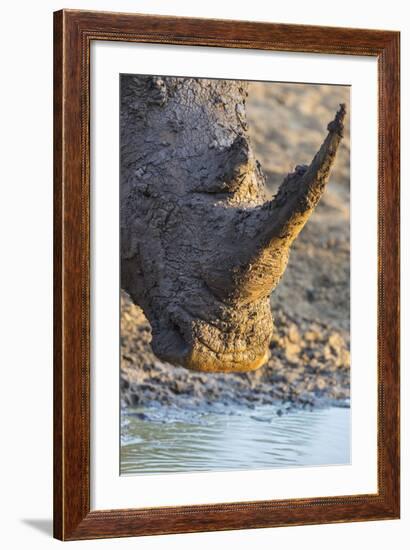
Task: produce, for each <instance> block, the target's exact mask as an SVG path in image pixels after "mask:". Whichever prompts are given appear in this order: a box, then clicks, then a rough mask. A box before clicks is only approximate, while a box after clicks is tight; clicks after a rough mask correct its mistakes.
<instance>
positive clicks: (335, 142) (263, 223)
mask: <svg viewBox="0 0 410 550" xmlns="http://www.w3.org/2000/svg"><path fill="white" fill-rule="evenodd" d="M345 114H346V109H345V105H344V104H341V105H340V109H339V110H338V112H337V113H336V116H335V118H334V120H333V121H332V122H330V124H329V125H328V128H327V129H328V132H329V133H328V135H327V137H326V139H325V140H324V142H323V143H322V146H321V147H320V149H319V151H318V152H317V153H316V155H315V157H314V158H313V160H312V162H311V164H310V166H297V167H296V170H295V171H294V172H293V173H291V174H289V175H288V176H287V177H286V178H285V179H284V181H283V182H282V184H281V186H280V188H279V190H278V193H277V194H276V196H275V197H274V198H273V199H272V200H271V201H268V202H267V203H265V204H264V205H262V206H261V207H260V208H256V209H255V211H254V212H253V215H252V216H249V217H248V218H247V220H246V221H245V224H246V226H247V228H245V231H246V232H247V233H248V234H250V235H254V236H253V238H252V241H253V242H252V245H251V244H249V245H248V246H245V247H242V250H246V251H247V253H246V255H243V254H242V258H241V262H240V264H241V265H240V267H239V268H236V269H235V271H234V274H233V280H232V283H231V288H233V289H234V294H235V297H236V299H239V300H240V301H241V302H250V301H253V300H255V299H258V298H260V297H261V296H263V295H266V296H268V295H269V294H270V293H271V292H272V290H273V289H274V288H275V287H276V285H277V284H278V282H279V280H280V278H281V276H282V274H283V272H284V271H285V269H286V265H287V261H288V255H289V248H290V246H291V244H292V242H293V241H294V240H295V239H296V237H297V236H298V234H299V233H300V231H301V230H302V228H303V227H304V225H305V224H306V222H307V220H308V219H309V217H310V216H311V215H312V213H313V211H314V209H315V207H316V205H317V204H318V202H319V200H320V198H321V196H322V194H323V192H324V190H325V187H326V184H327V182H328V180H329V174H330V169H331V167H332V165H333V162H334V159H335V156H336V152H337V149H338V147H339V144H340V141H341V139H342V137H343V120H344V118H345Z"/></svg>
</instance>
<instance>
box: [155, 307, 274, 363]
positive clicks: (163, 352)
mask: <svg viewBox="0 0 410 550" xmlns="http://www.w3.org/2000/svg"><path fill="white" fill-rule="evenodd" d="M261 321H263V322H261ZM272 328H273V324H272V320H271V318H269V319H262V320H260V322H259V323H257V324H256V330H255V322H253V323H252V324H250V325H249V326H247V325H236V326H233V327H229V328H227V327H226V324H223V326H222V327H221V326H218V325H217V324H215V323H214V322H212V321H210V322H209V321H204V320H203V319H197V318H195V317H192V316H191V315H187V313H186V312H185V311H184V315H183V316H178V320H175V317H174V318H173V321H172V322H170V323H168V324H167V326H166V328H164V327H162V329H161V330H160V331H158V332H153V340H152V348H153V351H154V353H155V355H157V357H159V358H160V359H161V360H163V361H166V362H169V363H172V364H176V365H181V366H183V367H185V368H187V369H189V370H195V371H202V372H203V371H205V372H225V373H229V372H244V371H250V370H256V369H258V368H259V367H261V366H262V365H264V364H265V363H266V362H267V360H268V359H269V343H270V339H271V336H272Z"/></svg>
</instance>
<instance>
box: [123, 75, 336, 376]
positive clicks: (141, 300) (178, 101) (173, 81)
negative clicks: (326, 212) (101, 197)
mask: <svg viewBox="0 0 410 550" xmlns="http://www.w3.org/2000/svg"><path fill="white" fill-rule="evenodd" d="M246 87H247V86H246V83H245V82H240V81H225V80H204V79H194V78H170V77H166V78H160V77H146V76H135V75H122V77H121V284H122V287H123V288H124V289H125V290H126V291H127V292H128V293H129V295H130V296H131V298H132V299H133V301H134V302H135V303H136V304H138V305H140V306H141V307H142V309H143V311H144V313H145V315H146V316H147V318H148V320H149V321H150V323H151V327H152V337H153V339H152V348H153V351H154V353H155V354H156V355H157V356H158V357H159V358H160V359H162V360H164V361H168V362H170V363H173V364H175V365H183V366H185V367H187V368H189V369H193V370H201V371H213V372H234V371H248V370H254V369H256V368H258V367H260V366H261V365H263V364H264V363H265V362H266V360H267V359H268V350H269V343H270V340H271V336H272V329H273V321H272V317H271V310H270V303H269V296H270V294H271V292H272V290H273V289H274V288H275V287H276V285H277V284H278V282H279V280H280V278H281V276H282V274H283V272H284V270H285V269H286V265H287V261H288V254H289V247H290V245H291V243H292V241H293V240H294V239H295V238H296V236H297V235H298V233H299V232H300V230H301V229H302V227H303V226H304V224H305V223H306V221H307V219H308V218H309V216H310V215H311V213H312V212H313V210H314V208H315V206H316V204H317V203H318V201H319V199H320V196H321V195H322V193H323V191H324V188H325V185H326V183H327V180H328V176H329V171H330V168H331V165H332V163H333V160H334V157H335V154H336V151H337V147H338V145H339V142H340V140H341V138H342V130H343V118H344V114H345V109H344V106H343V105H341V107H340V110H339V111H338V113H337V115H336V118H335V120H334V121H333V122H332V123H330V124H329V126H328V130H329V133H328V136H327V137H326V139H325V141H324V143H323V145H322V147H321V149H320V150H319V152H318V153H317V154H316V156H315V158H314V159H313V161H312V164H311V165H310V166H309V167H307V166H298V167H296V170H295V172H294V173H292V174H289V175H288V176H287V177H286V178H285V180H284V182H283V183H282V185H281V187H280V189H279V191H278V193H277V195H276V197H275V198H274V199H273V200H272V201H267V198H266V195H265V181H264V176H263V173H262V170H261V167H260V165H259V163H258V161H257V160H256V159H255V157H254V155H253V152H252V149H251V146H250V140H249V136H248V133H247V122H246V107H245V101H246V95H247V92H246ZM272 117H274V113H272Z"/></svg>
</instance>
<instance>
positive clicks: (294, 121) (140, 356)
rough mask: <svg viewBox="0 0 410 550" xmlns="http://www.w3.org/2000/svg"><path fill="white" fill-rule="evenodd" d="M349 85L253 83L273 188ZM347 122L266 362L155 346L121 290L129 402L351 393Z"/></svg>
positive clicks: (259, 147)
mask: <svg viewBox="0 0 410 550" xmlns="http://www.w3.org/2000/svg"><path fill="white" fill-rule="evenodd" d="M349 97H350V89H349V88H348V87H342V86H319V85H297V84H262V83H252V84H251V85H250V88H249V97H248V121H249V129H250V134H251V139H252V143H253V147H254V150H255V152H256V156H257V158H258V159H259V161H260V162H261V164H262V167H263V170H264V172H265V174H266V175H267V178H268V186H269V190H270V191H271V192H272V194H274V193H275V191H276V189H277V187H278V185H279V184H280V182H281V181H282V180H283V178H284V177H285V175H286V174H287V173H288V172H290V171H292V170H293V168H294V167H295V166H296V165H298V164H309V163H310V161H311V159H312V158H313V156H314V154H315V153H316V151H317V150H318V148H319V146H320V144H321V143H322V141H323V139H324V137H325V135H326V126H327V124H328V122H330V121H331V120H332V118H333V116H334V114H335V112H336V110H337V108H338V105H339V103H342V102H343V103H346V105H347V110H348V113H349ZM349 136H350V133H349V121H348V122H347V124H346V130H345V139H344V140H343V142H342V145H341V148H340V150H339V152H338V157H337V161H336V165H335V167H334V169H333V171H332V175H331V179H330V183H329V185H328V188H327V190H326V192H325V195H324V197H323V198H322V200H321V202H320V204H319V206H318V207H317V209H316V211H315V213H314V214H313V216H312V218H311V219H310V220H309V222H308V224H307V225H306V227H305V228H304V230H303V231H302V233H301V235H300V236H299V238H298V239H297V240H296V242H295V244H294V246H293V249H292V252H291V255H290V261H289V265H288V268H287V271H286V273H285V275H284V277H283V279H282V281H281V283H280V284H279V286H278V287H277V289H276V290H275V292H274V293H273V295H272V299H271V304H272V311H273V316H274V319H275V325H276V329H277V330H276V334H275V336H274V338H273V340H272V343H271V358H270V360H269V362H268V364H267V365H266V366H264V367H262V368H261V369H259V370H258V371H256V372H253V373H245V374H217V375H215V374H211V375H209V374H205V373H192V372H189V371H187V370H185V369H183V368H180V367H174V366H172V365H168V364H165V363H161V361H159V360H158V359H157V358H156V357H155V356H154V354H153V353H152V351H151V347H150V344H149V342H150V327H149V323H148V322H147V320H146V319H145V317H144V315H143V313H142V311H141V310H140V309H139V308H138V307H136V306H134V305H133V304H132V303H131V301H130V300H129V298H128V296H127V295H126V294H125V293H123V294H122V298H121V300H122V317H121V352H122V356H121V392H122V398H123V402H124V403H125V404H130V405H136V404H145V403H146V404H148V403H151V402H152V401H159V402H161V403H176V404H179V403H181V404H184V403H186V404H190V405H195V406H196V405H201V404H203V403H208V404H210V403H213V402H215V401H218V402H222V403H225V404H226V405H229V404H231V403H238V404H246V405H248V406H253V404H255V403H267V402H272V400H275V401H276V400H279V401H282V402H284V403H285V407H286V406H289V404H290V406H293V405H295V404H298V405H309V406H310V405H320V404H325V403H328V402H329V400H332V401H334V400H336V401H337V402H338V403H339V404H346V403H348V399H349V397H350V353H349V350H350V333H349V331H350V318H349V317H350V232H349V220H350V215H349V208H350V185H349V180H350V177H349V173H350V166H349V159H350V139H349Z"/></svg>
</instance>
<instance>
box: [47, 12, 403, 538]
mask: <svg viewBox="0 0 410 550" xmlns="http://www.w3.org/2000/svg"><path fill="white" fill-rule="evenodd" d="M399 43H400V35H399V33H398V32H392V31H381V30H380V31H379V30H377V31H376V30H363V29H347V28H328V27H312V26H303V25H284V24H274V23H254V22H246V21H224V20H204V19H188V18H175V17H165V16H148V15H137V14H120V13H107V12H87V11H76V10H63V11H59V12H56V13H55V14H54V135H55V139H54V243H55V245H54V534H55V537H57V538H59V539H62V540H78V539H94V538H104V537H124V536H136V535H150V534H165V533H184V532H195V531H210V530H215V531H216V530H228V529H249V528H258V527H274V526H285V525H307V524H314V523H316V524H317V523H333V522H351V521H367V520H381V519H394V518H398V517H399V509H400V491H399V488H400V474H399V462H400V461H399V393H400V392H399V359H400V353H399V292H400V288H399V285H400V282H399V228H400V218H399V176H400V173H399V146H400V141H399Z"/></svg>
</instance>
